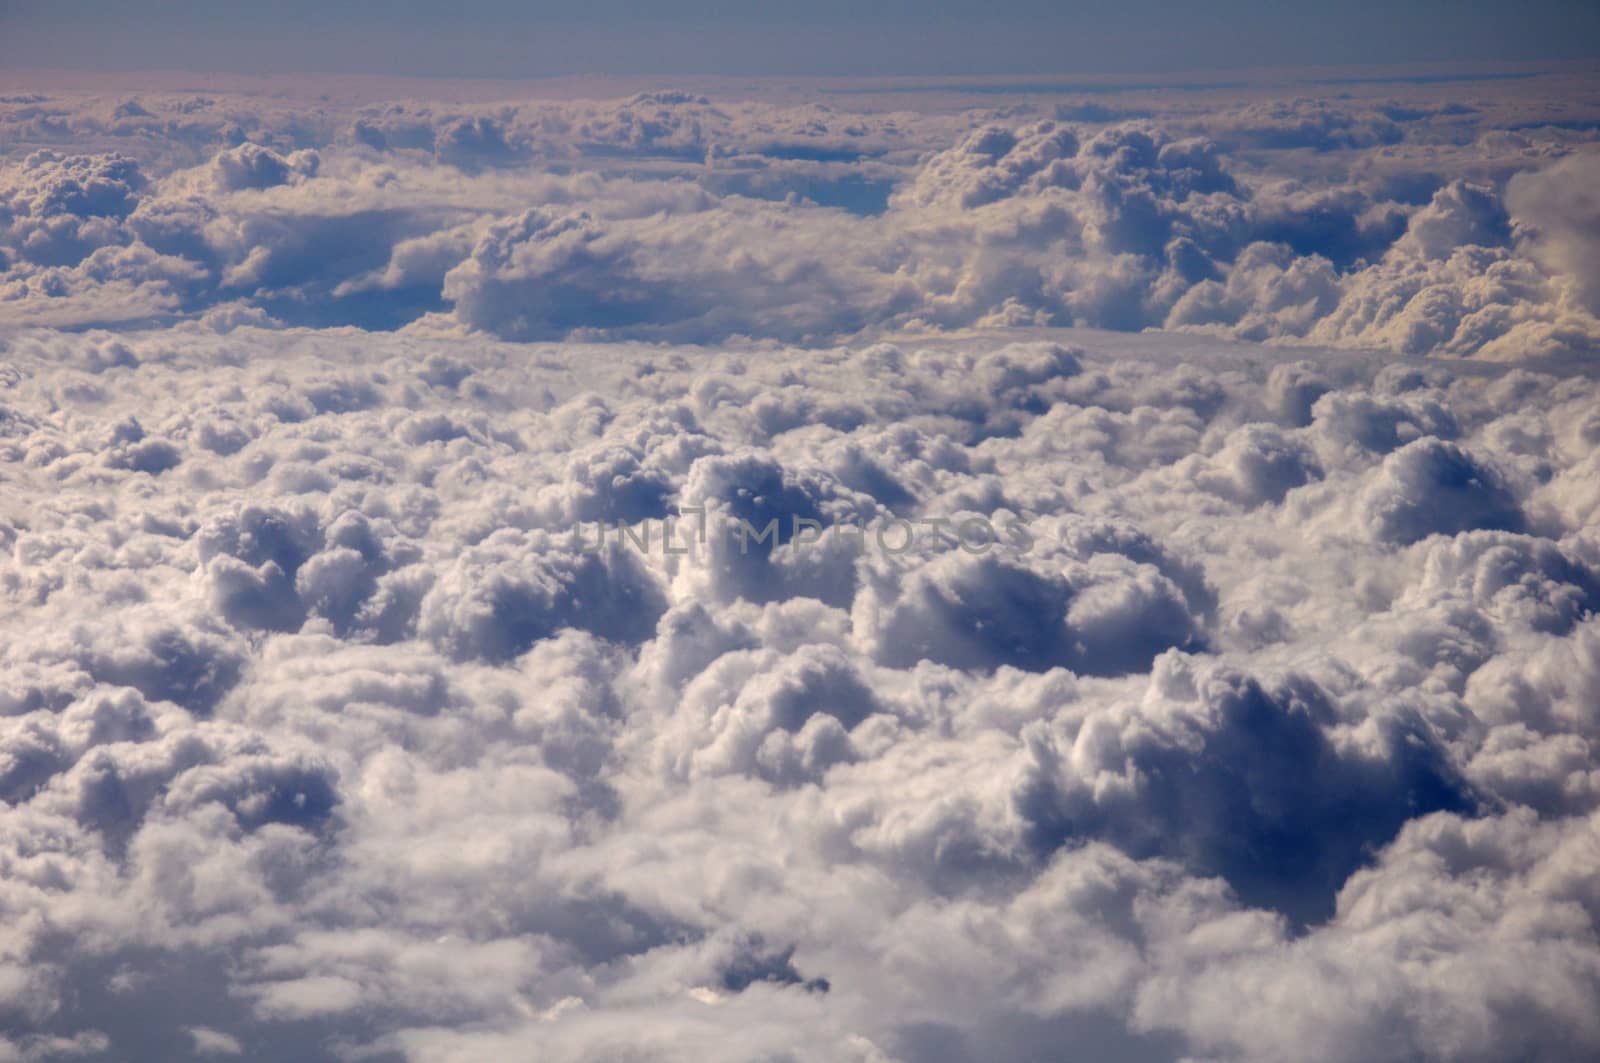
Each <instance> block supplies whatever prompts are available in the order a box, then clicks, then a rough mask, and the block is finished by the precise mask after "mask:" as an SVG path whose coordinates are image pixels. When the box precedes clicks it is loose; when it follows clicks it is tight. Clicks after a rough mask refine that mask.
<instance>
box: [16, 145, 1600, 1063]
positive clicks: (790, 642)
mask: <svg viewBox="0 0 1600 1063" xmlns="http://www.w3.org/2000/svg"><path fill="white" fill-rule="evenodd" d="M252 172H254V171H252ZM96 179H98V180H104V181H106V182H107V183H112V179H111V178H110V177H102V178H96ZM104 194H106V195H117V194H120V192H118V193H111V192H107V193H104ZM351 339H352V337H351V334H350V333H349V332H348V331H346V330H333V331H328V332H315V331H305V330H288V331H275V330H271V329H262V328H259V327H256V326H250V325H241V326H238V327H236V328H234V329H233V330H232V331H230V332H226V333H218V332H216V331H215V330H214V329H211V328H208V327H206V326H203V325H197V324H187V325H181V326H178V327H174V328H169V329H156V330H150V331H144V332H131V333H121V334H113V333H106V332H96V331H89V332H83V333H72V334H69V333H61V332H55V331H50V330H24V331H12V332H10V333H8V334H7V336H6V338H5V344H6V346H5V352H6V357H5V366H6V370H5V377H4V391H3V395H4V406H3V407H0V408H3V411H4V417H3V419H0V426H3V430H4V438H3V450H0V456H3V458H4V462H3V464H0V470H3V475H4V478H5V479H4V484H5V494H4V498H5V500H6V510H5V512H4V522H3V524H0V535H3V538H4V543H5V547H6V550H5V560H4V561H3V562H0V589H3V593H4V595H5V597H6V601H7V603H8V604H7V608H6V610H5V613H4V616H5V620H4V628H3V631H4V637H3V640H0V641H3V646H4V650H3V654H4V656H3V669H0V675H3V676H4V677H5V682H4V686H3V688H0V711H3V715H0V723H3V725H4V727H5V740H4V746H3V748H4V750H5V756H4V760H3V762H0V765H3V770H0V792H3V795H4V799H5V801H6V803H7V809H6V814H5V816H4V817H3V819H0V829H3V837H0V866H3V868H4V876H3V881H4V895H3V904H4V906H5V910H6V913H7V919H6V926H7V930H6V933H5V935H4V942H5V944H4V952H3V959H4V966H3V968H0V970H3V971H4V978H3V979H0V1009H3V1013H4V1014H5V1015H6V1028H7V1029H8V1030H10V1031H16V1032H15V1033H9V1034H8V1035H7V1040H6V1041H5V1046H6V1051H7V1052H8V1053H9V1054H10V1055H12V1056H14V1057H16V1058H47V1057H48V1058H54V1057H66V1056H74V1055H76V1056H79V1057H86V1058H117V1059H146V1058H148V1059H155V1058H191V1057H193V1058H199V1057H208V1058H209V1057H239V1058H281V1057H282V1056H283V1055H285V1054H294V1055H295V1056H296V1057H297V1058H307V1059H335V1058H374V1057H375V1058H408V1059H419V1060H420V1059H428V1060H432V1059H503V1058H505V1057H507V1056H508V1055H511V1056H515V1055H528V1054H537V1055H539V1056H540V1057H541V1058H551V1059H574V1060H589V1059H596V1060H597V1059H611V1058H617V1057H618V1056H619V1055H630V1054H631V1055H634V1056H639V1057H641V1058H653V1059H706V1058H713V1059H715V1058H727V1059H748V1058H751V1057H752V1055H753V1054H754V1055H760V1054H763V1053H766V1054H774V1055H777V1056H782V1057H784V1058H800V1059H819V1060H820V1059H830V1060H831V1059H862V1060H891V1059H892V1060H971V1059H980V1058H981V1059H1025V1058H1035V1057H1036V1056H1037V1055H1038V1054H1039V1053H1041V1052H1045V1053H1048V1052H1051V1051H1054V1050H1055V1048H1054V1047H1052V1046H1056V1047H1059V1046H1060V1045H1062V1044H1074V1045H1080V1046H1085V1047H1084V1050H1086V1051H1091V1050H1092V1051H1093V1052H1095V1053H1096V1054H1097V1055H1099V1056H1101V1057H1102V1058H1116V1059H1153V1060H1154V1059H1178V1058H1208V1059H1227V1060H1271V1059H1282V1058H1285V1057H1286V1056H1292V1055H1298V1054H1303V1053H1307V1052H1309V1053H1311V1054H1314V1055H1316V1056H1317V1057H1318V1058H1322V1059H1330V1060H1338V1059H1350V1060H1356V1059H1362V1060H1372V1059H1394V1060H1401V1059H1415V1058H1439V1059H1445V1058H1449V1059H1474V1058H1482V1059H1497V1058H1505V1057H1506V1056H1508V1055H1524V1056H1528V1057H1532V1058H1551V1059H1554V1058H1574V1057H1575V1054H1576V1055H1584V1054H1587V1053H1590V1052H1592V1051H1595V1050H1597V1049H1600V1027H1597V1026H1596V1025H1595V1023H1594V1018H1593V1016H1594V1014H1595V1008H1594V1005H1595V1003H1596V1001H1597V999H1600V941H1597V938H1596V931H1597V925H1600V924H1597V920H1600V897H1597V895H1596V893H1595V890H1594V885H1593V884H1594V882H1595V880H1596V871H1597V869H1600V864H1597V855H1596V851H1595V848H1594V837H1595V829H1596V819H1595V817H1596V815H1597V812H1596V809H1597V807H1600V804H1597V802H1600V770H1597V769H1596V766H1595V762H1594V757H1595V754H1594V748H1595V745H1594V744H1595V742H1596V740H1597V738H1600V731H1597V729H1596V723H1595V719H1594V713H1593V711H1592V707H1593V705H1594V703H1595V698H1596V694H1597V692H1600V620H1597V619H1596V607H1597V605H1600V541H1597V540H1596V537H1595V527H1596V515H1597V512H1600V493H1597V491H1596V488H1595V485H1596V483H1600V472H1597V470H1596V466H1595V447H1594V439H1595V424H1594V411H1595V410H1596V409H1600V391H1597V387H1596V384H1595V383H1594V382H1593V381H1592V380H1591V379H1588V378H1587V377H1584V376H1567V377H1555V376H1547V375H1538V374H1534V373H1530V372H1527V371H1525V370H1516V371H1510V372H1482V371H1472V372H1468V371H1465V370H1454V371H1452V370H1448V369H1446V368H1443V367H1442V366H1441V365H1439V364H1431V365H1430V364H1424V363H1387V364H1386V363H1385V362H1383V361H1380V360H1369V359H1366V358H1351V357H1340V356H1336V355H1334V354H1331V353H1324V354H1323V355H1321V356H1320V357H1319V359H1318V360H1317V361H1293V360H1285V359H1284V358H1283V357H1282V355H1281V354H1279V353H1275V352H1273V351H1271V350H1269V349H1264V348H1249V347H1239V346H1229V345H1225V344H1221V343H1219V342H1217V341H1215V340H1211V339H1207V338H1203V337H1191V338H1183V337H1165V338H1163V337H1149V338H1137V337H1133V338H1127V337H1118V336H1116V335H1114V334H1095V333H1085V334H1082V335H1080V336H1079V337H1078V339H1079V340H1080V342H1081V343H1082V344H1085V345H1086V346H1080V347H1079V348H1076V349H1074V348H1068V347H1063V346H1061V345H1060V344H1059V343H1057V342H1055V341H1053V340H1049V339H1040V340H1018V339H1015V338H1011V339H1008V338H1007V337H1005V336H1003V335H997V336H994V337H988V338H969V339H965V340H943V341H937V342H932V341H930V342H929V343H925V344H896V345H890V344H873V345H866V346H852V347H833V348H820V349H813V350H799V349H790V348H783V349H774V348H771V347H762V346H760V345H757V346H754V347H751V348H749V349H747V350H744V351H742V352H741V351H737V350H727V351H718V350H712V349H707V348H696V347H661V346H655V345H649V346H641V345H628V344H605V345H588V346H586V345H581V344H578V345H573V344H570V343H569V344H562V345H540V344H535V345H519V344H502V343H498V342H492V341H487V340H484V341H474V342H472V343H470V344H463V343H461V342H460V341H459V340H455V339H450V338H425V337H418V336H412V335H407V334H404V333H400V334H393V335H387V336H385V335H379V334H369V335H365V336H362V337H361V339H360V342H351ZM842 382H848V386H842ZM680 512H681V513H683V514H684V515H683V516H681V517H678V516H677V515H678V514H680ZM696 513H699V514H701V515H702V516H701V517H700V518H699V519H697V518H696V517H695V516H694V514H696ZM796 517H798V518H801V519H803V520H805V521H812V522H815V525H816V527H815V528H813V527H812V526H811V525H804V526H801V528H802V530H801V531H800V533H799V534H798V535H796V534H793V533H792V531H791V528H790V523H791V519H792V518H796ZM669 518H676V522H675V524H674V526H673V527H674V538H673V540H672V543H673V544H674V546H675V549H673V550H669V549H668V543H667V542H666V541H664V540H663V538H662V535H661V528H662V527H663V526H664V522H665V521H667V520H668V519H669ZM776 518H782V521H781V525H782V527H781V528H780V530H779V531H778V533H777V534H776V535H774V536H773V537H771V538H768V539H766V540H765V541H753V542H752V541H745V542H741V535H739V534H735V531H736V530H737V529H741V528H746V527H748V528H750V529H754V530H759V529H762V528H764V527H765V526H766V524H767V523H768V521H769V519H776ZM890 522H900V523H903V524H904V525H906V526H907V527H913V526H914V528H915V530H916V535H915V536H914V537H905V536H902V534H901V532H900V530H899V528H898V525H895V527H894V528H892V529H891V530H889V531H883V532H882V534H881V536H880V531H882V529H884V528H886V527H889V525H890ZM619 527H621V528H626V529H629V530H630V535H631V537H629V538H625V537H624V536H623V534H622V533H621V532H620V531H619V530H618V529H619ZM847 527H857V528H859V529H863V531H862V532H861V534H859V535H857V536H854V537H852V535H851V534H841V531H842V529H845V528H847ZM985 527H987V528H989V529H992V530H993V531H994V533H995V534H994V535H992V536H990V535H989V534H987V533H983V532H981V531H980V529H982V528H985ZM647 528H654V529H655V531H654V532H647V531H645V530H644V529H647ZM818 529H820V531H818ZM647 534H650V535H653V536H654V538H652V539H651V540H650V545H649V546H648V547H641V545H640V538H641V537H642V536H644V535H647ZM679 551H681V552H679Z"/></svg>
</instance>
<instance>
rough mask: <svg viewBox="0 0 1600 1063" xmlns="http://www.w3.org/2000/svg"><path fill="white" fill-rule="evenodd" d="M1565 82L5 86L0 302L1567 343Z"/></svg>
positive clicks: (561, 323) (1550, 348)
mask: <svg viewBox="0 0 1600 1063" xmlns="http://www.w3.org/2000/svg"><path fill="white" fill-rule="evenodd" d="M1573 90H1574V86H1572V85H1568V84H1565V83H1563V82H1560V81H1559V80H1551V81H1550V83H1549V84H1543V83H1539V84H1536V85H1534V86H1533V87H1530V88H1529V89H1527V90H1525V93H1524V94H1523V95H1517V94H1515V93H1511V92H1510V91H1509V90H1507V91H1505V92H1504V93H1502V95H1503V96H1504V98H1502V99H1499V100H1493V99H1474V100H1472V101H1471V102H1470V103H1463V102H1461V101H1460V100H1459V99H1456V98H1454V97H1453V96H1449V95H1447V94H1444V93H1443V92H1441V90H1440V89H1439V88H1437V87H1433V88H1429V87H1427V86H1413V87H1411V88H1410V89H1409V90H1407V92H1406V93H1403V94H1402V95H1400V96H1395V95H1393V94H1392V93H1393V92H1394V91H1395V90H1394V89H1393V88H1392V87H1391V89H1390V90H1389V91H1390V92H1391V95H1388V96H1384V95H1382V94H1380V93H1378V92H1376V91H1375V90H1370V89H1369V90H1367V91H1366V92H1365V94H1364V95H1363V94H1361V93H1355V94H1352V93H1348V92H1347V93H1345V94H1344V95H1343V98H1337V99H1324V98H1318V97H1315V96H1306V97H1303V98H1297V99H1292V100H1288V101H1284V102H1279V103H1274V104H1270V105H1267V104H1263V103H1261V102H1259V101H1258V100H1256V99H1254V98H1252V97H1251V96H1250V95H1249V94H1245V95H1244V96H1243V97H1242V98H1238V99H1232V100H1230V99H1227V98H1226V97H1223V98H1221V99H1215V98H1209V97H1204V96H1198V97H1197V98H1196V99H1195V100H1193V101H1188V100H1185V99H1183V97H1182V96H1181V94H1180V95H1178V96H1175V97H1172V98H1169V99H1167V100H1166V103H1165V106H1164V107H1143V108H1126V109H1124V110H1123V111H1119V112H1115V113H1112V112H1106V113H1100V112H1099V111H1095V110H1094V109H1093V108H1089V109H1087V110H1086V109H1084V108H1082V107H1076V108H1075V107H1071V106H1066V105H1060V106H1057V107H1056V108H1055V113H1056V114H1058V115H1059V117H1055V118H1043V117H1041V113H1042V108H1040V107H1039V106H1037V105H1034V104H1020V105H1016V106H1012V107H1008V108H987V109H981V108H970V109H968V110H965V111H961V112H957V113H954V114H952V113H948V112H946V111H940V110H930V111H926V112H913V111H899V112H887V113H886V112H882V111H877V110H870V109H865V108H863V109H861V110H857V111H852V110H847V109H833V108H829V107H823V106H818V105H816V104H813V103H809V102H807V103H786V102H782V101H777V102H735V101H724V100H718V101H713V100H711V99H709V98H707V97H705V96H700V95H694V94H690V93H684V92H662V93H646V94H641V95H638V96H635V97H632V98H628V99H623V100H615V101H609V102H587V101H574V102H567V103H558V102H519V103H506V104H498V105H481V104H477V105H469V104H454V105H452V104H442V103H434V102H425V101H409V102H400V103H392V104H366V105H355V104H336V103H333V102H329V101H319V102H318V103H317V104H316V106H315V108H310V109H307V108H301V109H299V110H295V109H293V108H291V107H288V106H285V105H283V104H280V103H267V102H264V101H257V100H254V99H250V98H228V99H225V100H219V99H211V98H195V97H185V96H170V95H168V96H156V95H151V96H149V97H145V98H142V99H141V100H123V101H121V102H119V103H116V104H115V105H114V106H113V105H112V103H110V102H108V101H107V100H105V99H101V98H84V97H70V96H67V97H61V98H46V97H40V98H34V97H25V98H16V99H13V100H10V101H8V102H6V103H5V104H4V105H0V129H9V130H11V131H12V135H13V137H14V139H15V142H16V143H18V144H27V145H48V147H46V148H45V150H40V151H31V152H30V151H23V150H14V151H10V152H7V153H6V154H5V155H4V156H0V157H3V158H4V159H5V164H4V168H3V169H0V194H3V195H4V196H5V199H4V202H3V204H0V267H3V270H4V271H3V272H0V305H5V306H6V307H7V308H8V316H10V317H11V318H12V319H14V320H17V321H27V322H31V323H36V324H47V325H68V324H72V325H81V324H97V323H98V324H104V323H118V322H141V321H151V320H156V321H170V320H174V319H180V318H185V317H205V316H206V315H207V314H208V313H209V314H210V315H211V319H212V320H214V321H218V322H222V321H225V320H233V319H237V318H238V315H239V314H240V313H243V312H247V311H248V312H253V313H256V314H261V315H265V317H264V318H258V320H280V321H284V322H287V323H290V324H302V325H312V326H330V325H354V326H358V327H363V328H382V329H394V328H399V327H403V326H408V325H411V326H414V327H421V328H426V329H428V330H429V331H435V332H436V331H438V330H440V329H451V330H456V331H460V332H467V333H472V332H478V333H484V334H488V335H492V336H495V337H499V338H503V339H512V340H529V339H556V338H561V337H567V336H572V337H577V338H582V337H588V338H602V337H607V338H645V339H666V340H672V341H688V342H708V341H721V340H724V339H726V338H729V337H734V336H751V337H768V338H780V339H784V340H788V341H791V342H805V343H818V342H829V341H833V340H837V339H840V338H845V337H859V338H870V337H873V336H882V335H886V334H889V333H895V332H906V331H940V330H951V329H961V328H967V327H973V326H985V327H989V326H997V325H1019V324H1021V325H1090V326H1096V327H1104V328H1113V329H1123V330H1137V329H1143V328H1151V327H1165V328H1171V329H1198V330H1207V331H1213V332H1218V333H1221V334H1225V335H1228V336H1234V337H1238V338H1246V339H1254V340H1274V341H1282V342H1291V343H1311V344H1317V345H1334V346H1353V347H1375V348H1382V349H1388V350H1393V351H1399V352H1402V353H1407V354H1431V353H1436V354H1451V355H1481V356H1485V357H1492V358H1496V359H1502V360H1514V359H1519V358H1525V357H1530V356H1536V357H1544V356H1552V355H1566V354H1571V353H1574V352H1584V351H1587V350H1589V349H1591V348H1592V346H1593V345H1594V343H1595V340H1596V338H1597V337H1600V322H1597V319H1596V316H1595V313H1596V308H1595V293H1594V291H1593V289H1594V284H1593V283H1592V282H1593V273H1594V269H1593V263H1592V261H1590V260H1591V259H1592V257H1593V256H1592V255H1591V254H1589V252H1587V251H1586V250H1585V245H1584V240H1585V236H1584V234H1585V233H1587V232H1588V231H1589V230H1590V229H1592V228H1593V226H1592V224H1591V223H1592V220H1593V219H1592V214H1593V210H1592V207H1593V204H1592V203H1591V204H1588V205H1587V206H1586V205H1585V199H1584V196H1585V189H1587V187H1588V186H1589V184H1592V181H1591V180H1589V174H1590V171H1592V169H1593V167H1592V166H1591V165H1590V163H1591V162H1592V152H1593V144H1592V143H1590V140H1592V138H1590V140H1586V139H1584V136H1583V134H1582V128H1583V126H1582V122H1581V121H1579V120H1576V119H1575V118H1574V117H1573V113H1572V108H1571V106H1568V105H1565V103H1564V100H1563V99H1562V98H1561V96H1560V93H1561V92H1568V91H1573ZM1213 96H1214V94H1213ZM1101 110H1102V111H1104V110H1105V109H1104V108H1102V109H1101ZM1075 116H1076V117H1075ZM1541 121H1544V122H1547V123H1550V124H1548V125H1544V126H1541V125H1540V122H1541ZM1474 137H1475V138H1476V139H1475V140H1474V139H1473V138H1474ZM0 143H3V142H0ZM1463 143H1471V145H1472V147H1471V150H1466V149H1463V148H1462V144H1463ZM1324 160H1338V161H1324ZM1342 163H1344V164H1347V165H1344V167H1343V169H1342V170H1341V164H1342ZM218 308H222V309H221V310H220V316H219V313H218Z"/></svg>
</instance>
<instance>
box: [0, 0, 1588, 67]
mask: <svg viewBox="0 0 1600 1063" xmlns="http://www.w3.org/2000/svg"><path fill="white" fill-rule="evenodd" d="M0 24H3V29H4V32H3V34H0V63H5V64H8V65H13V66H27V67H65V68H78V69H122V70H127V69H184V70H204V71H235V72H245V73H294V72H339V73H368V74H389V75H396V74H412V75H427V76H443V77H497V78H531V77H541V76H556V75H573V74H613V75H634V74H660V75H667V74H672V75H694V74H731V75H741V76H742V75H759V74H782V75H790V76H803V75H816V76H836V75H848V76H868V75H957V74H961V75H971V74H1017V73H1023V74H1041V73H1052V74H1059V73H1073V72H1079V73H1091V72H1092V73H1128V72H1153V71H1181V70H1239V69H1245V68H1258V67H1263V66H1269V67H1293V66H1305V65H1319V66H1320V65H1350V64H1363V65H1365V64H1375V63H1436V62H1447V63H1482V62H1489V63H1496V62H1498V63H1504V62H1521V61H1536V60H1576V59H1593V58H1595V57H1597V56H1600V8H1597V7H1596V5H1594V4H1592V3H1586V2H1584V0H1533V2H1529V3H1522V4H1506V3H1496V2H1491V0H1465V2H1445V0H1391V2H1376V0H1350V2H1345V3H1308V2H1305V0H1287V2H1284V0H1279V2H1272V0H1221V2H1214V3H1170V2H1152V0H1120V2H1111V0H1078V2H1058V3H1047V2H1043V0H1000V2H994V3H977V2H974V0H934V2H929V3H909V2H905V0H887V2H880V3H873V4H860V3H842V2H839V0H824V2H819V3H806V4H794V3H776V2H770V0H753V2H734V0H665V2H654V3H637V2H630V0H597V2H593V3H571V2H566V0H562V2H552V0H535V2H532V3H524V2H514V0H466V2H462V3H455V4H448V5H446V4H422V3H375V2H364V0H332V2H326V3H318V2H308V0H287V2H284V3H275V4H241V3H233V2H224V3H211V4H198V3H175V2H165V3H157V2H150V0H139V2H130V3H122V2H115V0H64V2H47V0H5V3H3V4H0Z"/></svg>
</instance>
